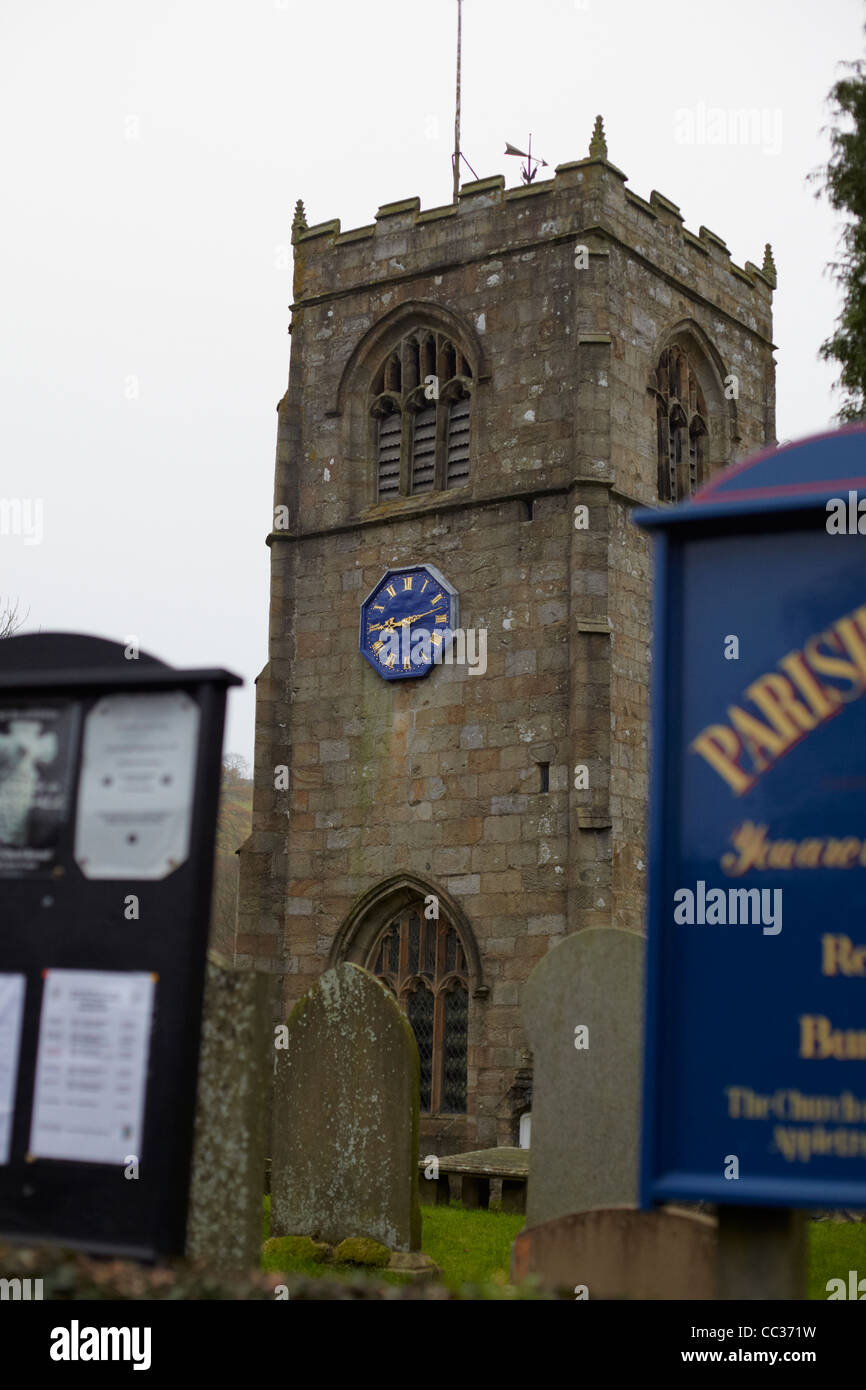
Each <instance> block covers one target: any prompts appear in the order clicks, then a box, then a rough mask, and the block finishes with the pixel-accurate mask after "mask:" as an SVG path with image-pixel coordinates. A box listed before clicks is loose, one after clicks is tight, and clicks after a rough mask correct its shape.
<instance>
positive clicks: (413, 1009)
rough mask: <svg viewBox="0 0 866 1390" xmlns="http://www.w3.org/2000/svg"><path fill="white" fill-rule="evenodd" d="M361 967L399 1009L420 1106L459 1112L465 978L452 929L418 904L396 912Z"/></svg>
mask: <svg viewBox="0 0 866 1390" xmlns="http://www.w3.org/2000/svg"><path fill="white" fill-rule="evenodd" d="M367 968H368V969H369V970H371V971H372V972H373V974H374V975H376V976H378V978H379V979H380V980H381V981H382V983H383V984H384V985H386V986H387V987H388V989H390V990H391V991H392V992H393V993H394V995H395V996H396V998H397V1000H398V1002H399V1004H400V1007H401V1008H402V1009H403V1010H404V1012H405V1014H406V1016H407V1018H408V1019H409V1022H410V1023H411V1025H412V1031H413V1032H414V1034H415V1041H416V1042H417V1044H418V1056H419V1059H420V1063H421V1110H422V1111H426V1112H429V1113H433V1114H465V1112H466V1058H467V1043H468V1028H469V983H468V979H467V971H466V954H465V951H464V949H463V945H462V942H461V941H460V938H459V936H458V935H457V932H456V931H455V930H454V928H453V927H452V926H451V925H450V924H449V923H447V922H445V921H443V920H438V921H437V920H435V919H428V918H426V917H425V916H424V907H423V903H419V904H418V905H417V907H415V908H409V909H408V910H407V911H405V912H402V913H401V914H400V915H399V917H396V918H395V919H394V920H393V921H392V922H391V923H390V924H389V925H388V926H387V927H386V928H385V930H384V932H382V934H381V936H380V937H379V938H378V940H377V942H376V944H375V946H374V947H373V949H372V951H371V952H370V956H369V958H368V965H367Z"/></svg>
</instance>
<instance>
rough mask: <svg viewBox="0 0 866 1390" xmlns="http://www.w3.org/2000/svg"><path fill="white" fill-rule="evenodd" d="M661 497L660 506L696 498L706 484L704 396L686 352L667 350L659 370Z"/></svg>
mask: <svg viewBox="0 0 866 1390" xmlns="http://www.w3.org/2000/svg"><path fill="white" fill-rule="evenodd" d="M656 422H657V430H658V495H659V501H660V502H679V501H682V500H683V498H685V497H690V496H692V495H693V494H694V493H695V492H697V490H698V488H699V487H700V486H701V485H702V483H703V482H704V481H705V476H704V475H705V471H706V465H707V443H708V439H709V431H708V415H707V406H706V401H705V399H704V393H703V391H702V390H701V385H700V382H699V381H698V378H697V374H696V372H695V369H694V364H693V363H692V362H691V361H690V360H689V357H688V355H687V354H686V352H685V351H684V350H683V348H681V347H678V346H674V347H670V348H666V349H665V351H664V352H663V353H662V355H661V357H660V358H659V363H658V367H657V368H656Z"/></svg>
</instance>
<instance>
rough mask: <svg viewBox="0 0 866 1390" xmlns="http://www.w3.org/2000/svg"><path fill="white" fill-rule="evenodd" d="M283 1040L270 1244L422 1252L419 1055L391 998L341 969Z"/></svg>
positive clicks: (354, 970)
mask: <svg viewBox="0 0 866 1390" xmlns="http://www.w3.org/2000/svg"><path fill="white" fill-rule="evenodd" d="M276 1041H277V1043H279V1042H280V1041H281V1039H280V1038H279V1037H278V1038H277V1040H276ZM282 1041H285V1043H286V1046H285V1047H279V1046H278V1047H277V1054H276V1055H277V1067H276V1079H275V1084H274V1152H273V1166H272V1172H271V1232H272V1234H273V1235H309V1236H314V1237H315V1238H316V1239H318V1240H322V1241H327V1242H328V1244H331V1245H336V1244H337V1243H338V1242H339V1241H341V1240H343V1239H345V1238H347V1237H351V1236H367V1237H370V1238H371V1239H373V1240H378V1241H380V1242H381V1243H382V1244H383V1245H387V1246H388V1248H389V1249H391V1250H401V1251H407V1250H419V1249H420V1246H421V1207H420V1203H419V1197H418V1166H417V1165H418V1111H419V1063H418V1048H417V1045H416V1043H415V1038H414V1035H413V1033H412V1029H411V1026H410V1024H409V1021H408V1019H407V1018H406V1016H405V1014H404V1013H403V1012H402V1011H401V1009H400V1007H399V1005H398V1004H397V1001H396V1000H395V998H394V996H393V995H392V994H391V993H390V992H389V991H388V990H387V989H386V988H385V986H384V985H382V984H380V983H379V981H378V980H377V979H376V978H375V977H374V976H373V975H371V974H370V973H369V972H368V971H366V970H362V969H361V968H360V966H357V965H351V964H348V963H345V964H342V965H338V966H336V967H335V968H334V969H333V970H328V971H326V972H325V974H324V975H322V976H321V978H320V979H319V980H318V981H317V983H316V984H315V985H314V986H313V988H312V989H311V990H310V991H309V992H308V993H307V994H306V995H305V997H304V998H303V999H301V1000H300V1001H299V1002H298V1004H297V1005H296V1006H295V1008H294V1009H293V1010H292V1013H291V1015H290V1017H289V1020H288V1024H287V1030H286V1036H285V1038H284V1039H282Z"/></svg>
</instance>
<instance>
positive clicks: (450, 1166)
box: [418, 1147, 529, 1212]
mask: <svg viewBox="0 0 866 1390" xmlns="http://www.w3.org/2000/svg"><path fill="white" fill-rule="evenodd" d="M431 1161H432V1160H431V1159H430V1158H422V1159H420V1160H419V1163H418V1173H419V1184H418V1185H419V1188H420V1197H421V1201H422V1202H423V1203H425V1204H426V1205H428V1206H437V1205H439V1204H442V1205H446V1204H447V1203H448V1202H449V1201H457V1202H462V1203H463V1205H464V1207H489V1206H490V1198H491V1195H493V1197H494V1199H495V1198H496V1197H497V1196H498V1197H499V1205H500V1210H501V1211H512V1212H520V1211H526V1181H527V1178H528V1176H529V1150H528V1149H511V1148H505V1147H503V1148H498V1149H475V1150H474V1151H473V1152H472V1153H466V1154H447V1155H445V1157H443V1158H439V1159H438V1160H437V1162H438V1169H439V1176H438V1178H428V1177H425V1173H426V1172H427V1170H428V1169H429V1167H430V1164H431ZM491 1188H492V1189H493V1192H492V1194H491ZM497 1189H498V1191H497Z"/></svg>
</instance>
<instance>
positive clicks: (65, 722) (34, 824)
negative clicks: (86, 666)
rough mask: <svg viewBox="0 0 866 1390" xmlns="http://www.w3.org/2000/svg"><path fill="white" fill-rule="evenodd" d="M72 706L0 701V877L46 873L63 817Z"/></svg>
mask: <svg viewBox="0 0 866 1390" xmlns="http://www.w3.org/2000/svg"><path fill="white" fill-rule="evenodd" d="M78 713H79V711H78V707H77V706H76V705H73V704H69V703H57V704H54V703H44V704H43V703H39V704H36V703H34V704H31V705H26V704H20V705H15V706H9V705H5V706H0V877H2V878H23V877H32V876H34V875H40V874H50V873H51V870H52V869H53V868H54V867H55V865H56V864H57V862H58V855H59V850H60V840H61V835H62V833H63V829H64V827H65V825H66V823H67V821H68V820H69V813H70V803H71V797H72V778H73V775H74V772H75V754H76V733H77V729H78Z"/></svg>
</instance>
